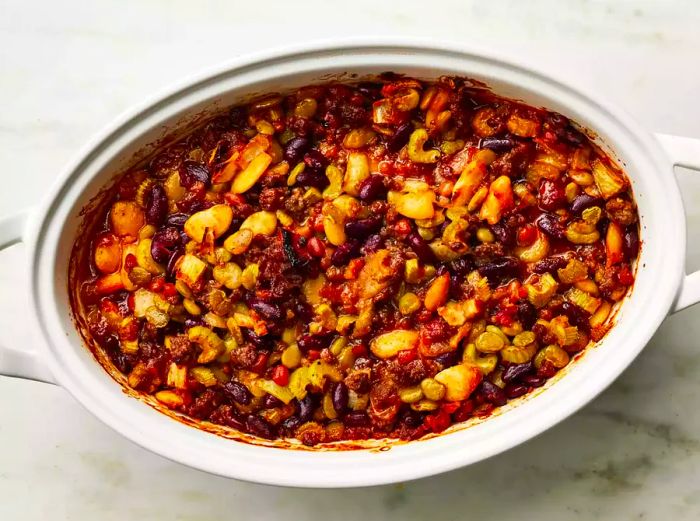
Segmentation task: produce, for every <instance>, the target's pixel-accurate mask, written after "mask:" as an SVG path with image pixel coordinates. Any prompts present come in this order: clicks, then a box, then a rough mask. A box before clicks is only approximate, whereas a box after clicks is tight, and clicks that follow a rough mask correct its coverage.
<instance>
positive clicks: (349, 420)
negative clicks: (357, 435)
mask: <svg viewBox="0 0 700 521" xmlns="http://www.w3.org/2000/svg"><path fill="white" fill-rule="evenodd" d="M343 423H344V424H345V426H346V427H366V426H368V425H369V416H367V413H366V412H364V411H352V412H349V413H347V414H346V415H345V416H344V417H343Z"/></svg>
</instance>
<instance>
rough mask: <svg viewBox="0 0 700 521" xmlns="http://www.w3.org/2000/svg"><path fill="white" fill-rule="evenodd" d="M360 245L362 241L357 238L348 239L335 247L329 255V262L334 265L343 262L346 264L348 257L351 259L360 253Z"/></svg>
mask: <svg viewBox="0 0 700 521" xmlns="http://www.w3.org/2000/svg"><path fill="white" fill-rule="evenodd" d="M361 246H362V243H361V242H360V241H358V240H357V239H348V240H347V241H346V242H344V243H343V244H341V245H340V246H338V247H337V248H336V249H335V251H334V252H333V254H332V255H331V263H332V264H333V265H334V266H342V265H343V264H347V263H348V262H349V261H350V259H353V258H355V257H357V256H358V255H359V254H360V248H361Z"/></svg>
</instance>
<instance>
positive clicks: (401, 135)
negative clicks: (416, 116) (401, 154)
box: [386, 122, 413, 152]
mask: <svg viewBox="0 0 700 521" xmlns="http://www.w3.org/2000/svg"><path fill="white" fill-rule="evenodd" d="M411 132H413V125H412V124H411V123H410V122H408V123H403V124H402V125H400V126H399V128H397V129H396V132H394V134H393V135H392V136H390V137H389V139H388V141H387V143H386V148H387V150H389V152H398V151H399V150H401V149H402V148H403V147H404V145H406V143H408V138H410V137H411Z"/></svg>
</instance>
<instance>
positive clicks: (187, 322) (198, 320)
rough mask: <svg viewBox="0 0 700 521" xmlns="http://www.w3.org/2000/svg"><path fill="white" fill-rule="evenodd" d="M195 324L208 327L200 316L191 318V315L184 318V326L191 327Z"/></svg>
mask: <svg viewBox="0 0 700 521" xmlns="http://www.w3.org/2000/svg"><path fill="white" fill-rule="evenodd" d="M195 326H204V327H208V326H207V324H206V323H205V322H204V320H202V319H201V318H192V317H187V318H186V319H185V328H186V329H189V328H191V327H195Z"/></svg>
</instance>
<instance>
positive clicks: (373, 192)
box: [359, 174, 387, 201]
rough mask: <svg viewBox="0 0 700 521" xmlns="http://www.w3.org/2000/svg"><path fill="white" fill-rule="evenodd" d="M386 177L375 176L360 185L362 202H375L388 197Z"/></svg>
mask: <svg viewBox="0 0 700 521" xmlns="http://www.w3.org/2000/svg"><path fill="white" fill-rule="evenodd" d="M386 192H387V190H386V186H385V185H384V177H383V176H381V175H379V174H373V175H371V176H369V177H368V178H367V179H365V180H364V181H362V182H361V183H360V188H359V197H360V200H361V201H374V200H376V199H381V198H382V197H384V196H385V195H386Z"/></svg>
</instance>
